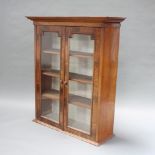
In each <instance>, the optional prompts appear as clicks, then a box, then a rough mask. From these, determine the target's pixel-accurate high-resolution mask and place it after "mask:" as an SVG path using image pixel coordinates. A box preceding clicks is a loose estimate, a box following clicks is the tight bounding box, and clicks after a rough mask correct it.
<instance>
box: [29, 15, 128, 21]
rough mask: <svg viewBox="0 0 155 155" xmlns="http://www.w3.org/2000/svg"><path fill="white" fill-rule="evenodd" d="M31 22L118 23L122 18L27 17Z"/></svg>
mask: <svg viewBox="0 0 155 155" xmlns="http://www.w3.org/2000/svg"><path fill="white" fill-rule="evenodd" d="M27 18H28V19H30V20H32V21H33V22H74V23H79V22H81V23H120V22H122V21H123V20H125V18H123V17H82V16H81V17H49V16H48V17H39V16H27Z"/></svg>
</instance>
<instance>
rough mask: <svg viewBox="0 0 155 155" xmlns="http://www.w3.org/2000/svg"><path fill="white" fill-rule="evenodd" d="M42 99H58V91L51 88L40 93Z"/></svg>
mask: <svg viewBox="0 0 155 155" xmlns="http://www.w3.org/2000/svg"><path fill="white" fill-rule="evenodd" d="M42 99H59V91H58V90H55V89H51V90H49V91H45V92H43V93H42Z"/></svg>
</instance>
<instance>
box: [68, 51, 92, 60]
mask: <svg viewBox="0 0 155 155" xmlns="http://www.w3.org/2000/svg"><path fill="white" fill-rule="evenodd" d="M70 56H74V57H79V58H91V57H93V53H88V52H79V51H70Z"/></svg>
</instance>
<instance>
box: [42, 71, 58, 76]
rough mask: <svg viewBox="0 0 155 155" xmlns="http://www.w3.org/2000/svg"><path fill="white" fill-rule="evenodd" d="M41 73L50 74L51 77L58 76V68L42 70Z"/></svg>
mask: <svg viewBox="0 0 155 155" xmlns="http://www.w3.org/2000/svg"><path fill="white" fill-rule="evenodd" d="M42 74H43V75H47V76H52V77H60V71H59V70H46V69H45V70H42Z"/></svg>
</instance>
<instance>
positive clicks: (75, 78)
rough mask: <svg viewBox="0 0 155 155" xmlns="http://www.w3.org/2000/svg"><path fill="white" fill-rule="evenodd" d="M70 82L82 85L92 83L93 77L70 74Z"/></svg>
mask: <svg viewBox="0 0 155 155" xmlns="http://www.w3.org/2000/svg"><path fill="white" fill-rule="evenodd" d="M69 80H72V81H77V82H81V83H92V76H88V75H82V74H77V73H69Z"/></svg>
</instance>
